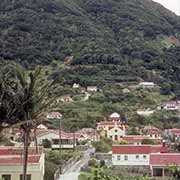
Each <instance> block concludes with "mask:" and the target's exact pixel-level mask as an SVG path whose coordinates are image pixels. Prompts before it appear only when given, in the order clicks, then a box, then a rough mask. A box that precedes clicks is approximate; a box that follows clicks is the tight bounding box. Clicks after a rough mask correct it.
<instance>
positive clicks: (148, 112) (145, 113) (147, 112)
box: [137, 109, 154, 116]
mask: <svg viewBox="0 0 180 180" xmlns="http://www.w3.org/2000/svg"><path fill="white" fill-rule="evenodd" d="M153 113H154V110H149V109H147V110H137V114H138V115H140V116H150V115H152V114H153Z"/></svg>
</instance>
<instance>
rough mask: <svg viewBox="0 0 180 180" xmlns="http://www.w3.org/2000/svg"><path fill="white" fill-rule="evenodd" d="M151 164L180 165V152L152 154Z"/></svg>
mask: <svg viewBox="0 0 180 180" xmlns="http://www.w3.org/2000/svg"><path fill="white" fill-rule="evenodd" d="M150 165H152V166H170V165H180V153H179V154H173V153H169V154H151V155H150Z"/></svg>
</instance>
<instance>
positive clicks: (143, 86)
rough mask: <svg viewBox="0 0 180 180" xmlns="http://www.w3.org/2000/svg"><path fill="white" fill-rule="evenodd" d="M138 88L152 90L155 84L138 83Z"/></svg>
mask: <svg viewBox="0 0 180 180" xmlns="http://www.w3.org/2000/svg"><path fill="white" fill-rule="evenodd" d="M139 87H142V88H154V87H155V84H154V83H153V82H140V83H139Z"/></svg>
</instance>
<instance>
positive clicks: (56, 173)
mask: <svg viewBox="0 0 180 180" xmlns="http://www.w3.org/2000/svg"><path fill="white" fill-rule="evenodd" d="M60 174H61V168H59V169H57V171H56V172H55V174H54V180H58V179H59V178H60Z"/></svg>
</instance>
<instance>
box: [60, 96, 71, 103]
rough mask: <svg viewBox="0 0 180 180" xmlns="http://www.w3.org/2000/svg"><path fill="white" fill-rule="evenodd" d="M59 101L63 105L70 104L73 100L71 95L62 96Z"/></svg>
mask: <svg viewBox="0 0 180 180" xmlns="http://www.w3.org/2000/svg"><path fill="white" fill-rule="evenodd" d="M60 101H61V102H63V103H70V102H73V99H72V97H71V95H64V96H61V97H60Z"/></svg>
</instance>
